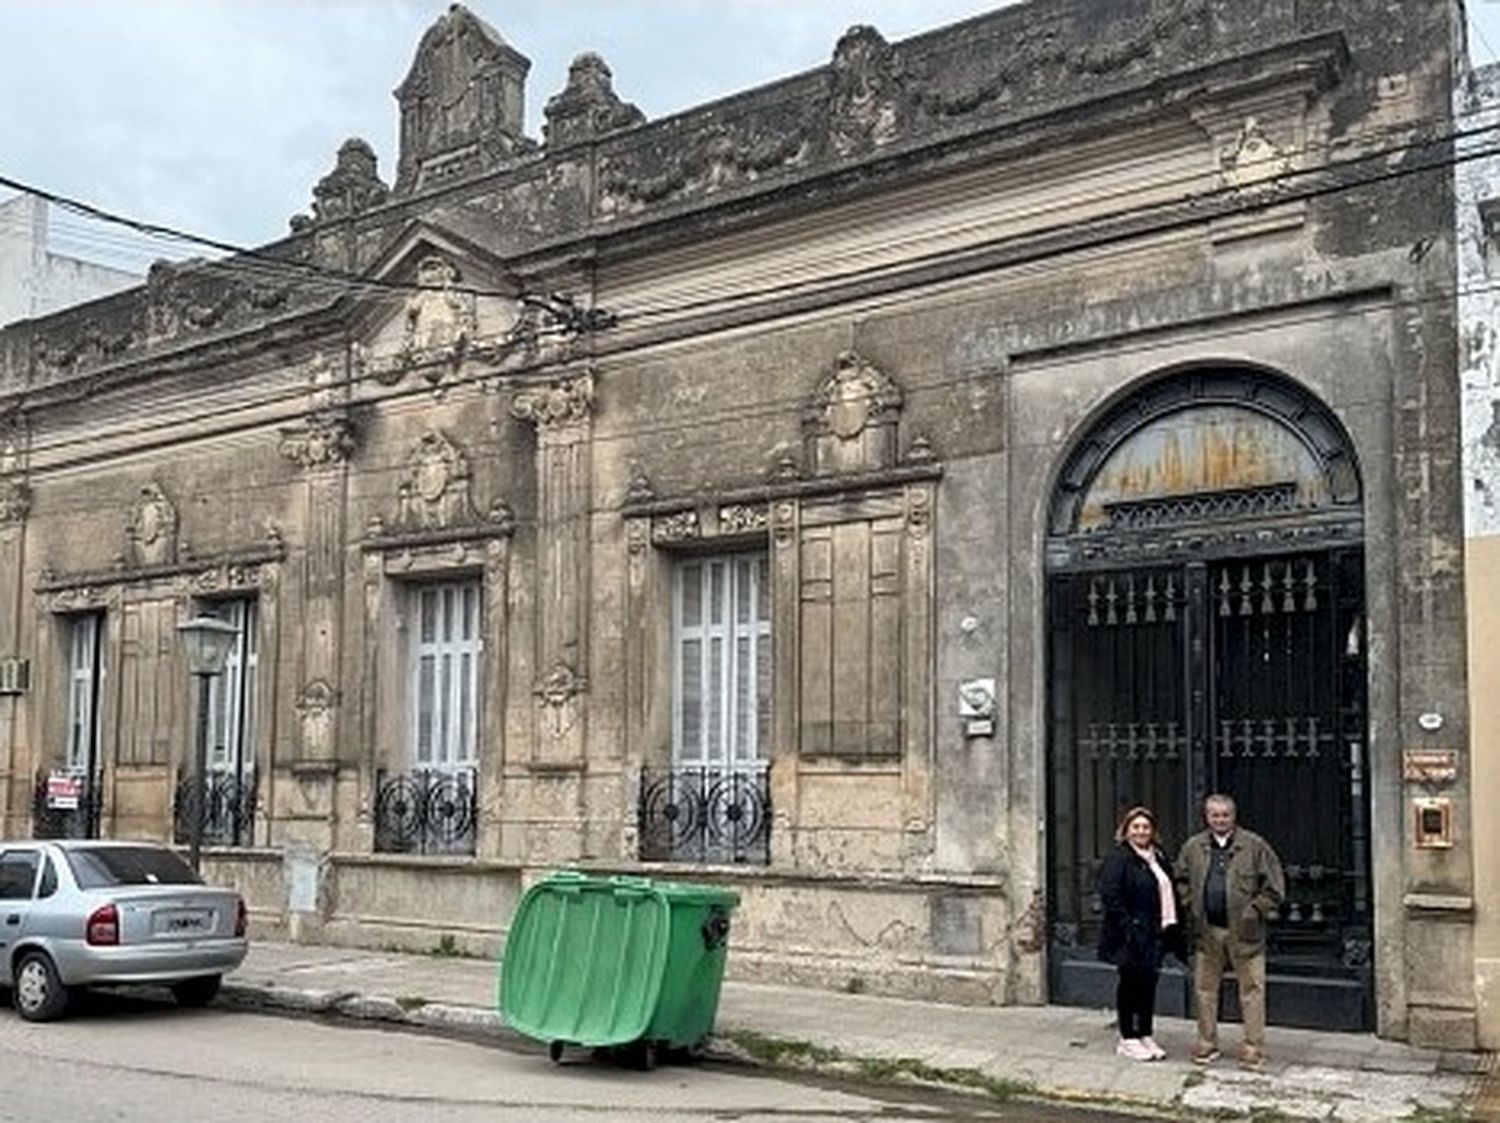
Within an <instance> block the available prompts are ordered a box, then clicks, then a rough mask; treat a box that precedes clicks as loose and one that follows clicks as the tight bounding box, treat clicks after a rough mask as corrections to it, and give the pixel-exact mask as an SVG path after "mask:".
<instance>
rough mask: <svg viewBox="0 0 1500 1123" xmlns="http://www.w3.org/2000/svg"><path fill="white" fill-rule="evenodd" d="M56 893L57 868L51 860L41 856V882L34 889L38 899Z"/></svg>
mask: <svg viewBox="0 0 1500 1123" xmlns="http://www.w3.org/2000/svg"><path fill="white" fill-rule="evenodd" d="M56 892H57V867H56V866H55V865H53V864H52V859H51V858H50V857H49V856H48V855H46V854H43V855H42V880H41V882H40V883H39V884H38V885H37V887H36V895H37V896H38V897H50V896H52V894H54V893H56Z"/></svg>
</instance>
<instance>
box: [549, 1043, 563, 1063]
mask: <svg viewBox="0 0 1500 1123" xmlns="http://www.w3.org/2000/svg"><path fill="white" fill-rule="evenodd" d="M563 1045H564V1042H561V1041H552V1042H549V1043H548V1045H547V1056H549V1057H551V1058H552V1063H553V1064H555V1065H560V1064H562V1059H563Z"/></svg>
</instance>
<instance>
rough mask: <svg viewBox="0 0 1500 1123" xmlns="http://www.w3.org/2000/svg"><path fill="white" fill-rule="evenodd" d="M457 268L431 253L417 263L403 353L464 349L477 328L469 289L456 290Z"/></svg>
mask: <svg viewBox="0 0 1500 1123" xmlns="http://www.w3.org/2000/svg"><path fill="white" fill-rule="evenodd" d="M460 279H461V278H460V275H459V272H458V269H457V267H456V266H454V264H453V263H452V262H451V261H448V260H447V259H446V258H442V257H437V256H432V257H427V258H424V259H423V260H422V262H421V263H420V264H419V265H418V266H417V284H418V286H420V288H421V290H422V291H420V292H417V293H414V294H413V295H412V296H411V297H409V298H408V299H407V301H406V308H405V334H404V336H403V338H402V343H401V350H402V352H403V354H405V355H407V356H411V357H415V356H417V355H419V354H426V353H430V352H440V351H452V350H455V349H456V350H459V351H461V350H463V349H464V348H465V347H467V346H468V344H469V343H471V342H472V341H473V339H474V336H475V334H476V333H477V332H478V330H479V321H478V315H477V312H476V310H475V300H476V297H475V295H474V293H472V292H461V291H459V290H458V289H457V287H456V286H457V285H458V283H459V281H460Z"/></svg>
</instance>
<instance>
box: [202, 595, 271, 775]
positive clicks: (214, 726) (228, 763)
mask: <svg viewBox="0 0 1500 1123" xmlns="http://www.w3.org/2000/svg"><path fill="white" fill-rule="evenodd" d="M255 609H256V605H255V601H254V600H253V599H250V598H241V599H235V600H223V601H215V602H214V603H212V604H209V605H207V606H206V611H207V612H209V613H211V614H212V615H214V616H216V617H218V618H219V619H220V620H223V621H224V622H225V623H228V624H233V625H234V629H235V635H234V645H233V646H232V647H231V648H230V649H229V658H228V660H227V661H226V662H225V664H224V672H223V674H219V675H215V676H214V677H213V678H211V679H210V680H209V695H208V729H209V742H208V766H209V767H210V768H211V769H213V770H215V771H218V772H230V773H233V774H235V775H243V774H244V773H245V772H248V771H251V770H253V769H254V767H255V718H256V695H255V686H256V669H257V664H258V659H259V652H258V642H257V637H256V615H257V614H256V611H255Z"/></svg>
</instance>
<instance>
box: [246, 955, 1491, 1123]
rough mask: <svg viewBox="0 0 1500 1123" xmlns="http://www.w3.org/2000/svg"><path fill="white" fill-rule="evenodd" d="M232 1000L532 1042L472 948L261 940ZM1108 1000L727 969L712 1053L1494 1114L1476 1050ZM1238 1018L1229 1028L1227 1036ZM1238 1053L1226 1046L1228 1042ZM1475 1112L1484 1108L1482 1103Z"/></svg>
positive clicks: (1151, 1105)
mask: <svg viewBox="0 0 1500 1123" xmlns="http://www.w3.org/2000/svg"><path fill="white" fill-rule="evenodd" d="M222 1001H224V1002H226V1003H229V1004H232V1005H235V1006H238V1007H241V1008H255V1009H273V1010H285V1011H304V1012H308V1013H320V1014H329V1015H336V1016H343V1017H349V1018H356V1019H370V1020H377V1021H387V1022H393V1023H403V1024H408V1025H414V1026H421V1027H427V1028H434V1029H442V1030H449V1031H454V1030H457V1031H462V1032H465V1033H470V1034H479V1035H483V1036H489V1037H493V1038H495V1039H496V1040H507V1039H508V1040H511V1041H518V1040H521V1039H520V1038H518V1037H517V1036H516V1035H514V1033H513V1031H510V1030H508V1029H506V1028H505V1027H504V1026H503V1025H502V1024H501V1021H500V1018H499V1016H498V1014H497V1012H496V970H495V964H493V963H491V962H488V961H484V960H476V959H464V958H456V957H441V956H435V955H409V954H402V953H399V952H381V951H360V950H355V949H348V948H332V947H315V946H305V945H294V944H276V943H255V944H253V945H252V949H251V952H250V956H249V958H248V959H247V960H246V961H245V963H244V965H243V966H242V967H241V968H240V969H239V970H238V971H236V972H235V973H234V974H232V975H231V976H229V978H228V979H227V980H226V981H225V986H224V996H223V999H222ZM1112 1021H1113V1016H1112V1013H1111V1012H1109V1011H1102V1010H1079V1009H1068V1008H1063V1007H1040V1008H1038V1007H1003V1008H997V1007H985V1008H974V1007H963V1006H944V1005H939V1004H936V1003H925V1002H911V1001H906V1000H902V999H893V998H875V997H870V996H868V995H847V994H837V993H832V992H825V991H815V990H807V989H796V990H793V989H788V988H784V987H773V986H757V985H752V984H748V983H738V982H732V981H730V982H726V983H725V985H724V992H723V997H722V999H721V1001H720V1005H719V1017H718V1022H717V1025H716V1027H715V1037H714V1040H713V1042H712V1043H711V1051H712V1052H714V1053H716V1054H719V1055H728V1056H733V1057H736V1058H739V1059H742V1060H750V1061H755V1062H760V1063H772V1064H779V1065H790V1066H795V1067H805V1068H814V1069H817V1070H819V1071H824V1072H827V1071H830V1070H833V1071H837V1072H846V1073H849V1074H851V1075H859V1076H865V1077H875V1078H892V1077H894V1078H901V1077H906V1078H914V1079H925V1080H938V1081H941V1082H942V1083H944V1084H950V1085H953V1086H955V1087H961V1088H969V1089H972V1090H975V1091H978V1092H985V1093H990V1094H999V1095H1005V1094H1030V1095H1037V1096H1043V1097H1049V1098H1064V1099H1070V1100H1088V1101H1095V1102H1099V1103H1101V1104H1109V1103H1116V1104H1120V1105H1122V1106H1130V1107H1135V1108H1148V1109H1152V1110H1155V1111H1160V1112H1164V1113H1170V1114H1174V1115H1177V1116H1180V1117H1183V1118H1189V1119H1197V1118H1204V1117H1208V1116H1211V1115H1218V1116H1230V1117H1233V1116H1236V1115H1239V1116H1251V1115H1257V1114H1258V1115H1267V1114H1271V1113H1280V1114H1279V1116H1276V1117H1278V1118H1280V1117H1291V1118H1297V1119H1329V1120H1341V1121H1348V1123H1356V1121H1364V1120H1370V1121H1374V1120H1395V1119H1402V1118H1418V1119H1425V1120H1429V1121H1434V1123H1436V1121H1438V1120H1446V1119H1464V1118H1483V1117H1485V1116H1484V1115H1481V1114H1478V1113H1481V1112H1486V1113H1487V1109H1486V1108H1484V1107H1481V1106H1478V1105H1479V1104H1480V1103H1482V1102H1486V1101H1487V1100H1488V1098H1489V1097H1488V1092H1489V1088H1488V1087H1485V1088H1484V1089H1483V1092H1484V1093H1485V1094H1484V1095H1481V1090H1482V1089H1481V1085H1483V1084H1486V1083H1487V1082H1488V1083H1492V1082H1493V1079H1494V1078H1493V1077H1488V1078H1487V1077H1483V1076H1482V1075H1480V1074H1479V1073H1477V1072H1474V1071H1470V1072H1463V1071H1451V1070H1452V1069H1454V1068H1460V1069H1461V1068H1469V1069H1474V1068H1476V1061H1478V1060H1480V1058H1474V1057H1471V1056H1469V1055H1468V1054H1460V1055H1458V1056H1443V1055H1440V1054H1437V1053H1434V1052H1430V1051H1426V1050H1421V1049H1413V1048H1410V1047H1408V1046H1405V1045H1402V1044H1399V1043H1395V1042H1389V1041H1380V1040H1377V1039H1376V1038H1374V1037H1372V1036H1369V1035H1361V1034H1339V1033H1321V1032H1314V1031H1309V1030H1292V1029H1275V1028H1273V1029H1272V1030H1271V1031H1270V1033H1269V1035H1268V1038H1269V1039H1268V1042H1267V1046H1268V1053H1269V1055H1270V1059H1269V1061H1268V1062H1267V1064H1266V1067H1265V1068H1264V1069H1263V1070H1262V1071H1260V1072H1255V1073H1250V1072H1242V1071H1240V1070H1239V1069H1238V1068H1236V1067H1235V1066H1234V1064H1233V1063H1232V1062H1231V1061H1229V1060H1228V1059H1227V1058H1226V1060H1222V1061H1220V1062H1219V1063H1218V1064H1216V1065H1213V1066H1211V1067H1209V1068H1206V1069H1205V1068H1199V1067H1198V1066H1195V1065H1193V1064H1191V1063H1189V1062H1188V1061H1187V1060H1186V1059H1185V1058H1186V1053H1187V1049H1188V1045H1189V1044H1190V1041H1191V1037H1192V1027H1191V1024H1190V1023H1188V1022H1186V1021H1182V1020H1179V1019H1171V1018H1167V1019H1159V1023H1160V1024H1159V1026H1158V1032H1157V1034H1156V1038H1157V1040H1158V1041H1159V1042H1160V1043H1161V1044H1162V1045H1163V1046H1164V1047H1165V1048H1166V1049H1167V1050H1168V1052H1169V1054H1170V1056H1169V1059H1168V1060H1166V1061H1160V1062H1155V1063H1150V1064H1143V1063H1141V1062H1138V1061H1128V1060H1124V1059H1122V1058H1119V1057H1117V1056H1116V1055H1115V1052H1114V1045H1115V1034H1114V1028H1113V1025H1112ZM1237 1029H1238V1027H1237V1026H1228V1027H1226V1030H1227V1033H1226V1035H1225V1041H1224V1043H1225V1044H1227V1045H1232V1044H1233V1043H1234V1040H1235V1033H1236V1032H1237ZM1226 1052H1228V1050H1226ZM1471 1113H1474V1114H1471Z"/></svg>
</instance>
